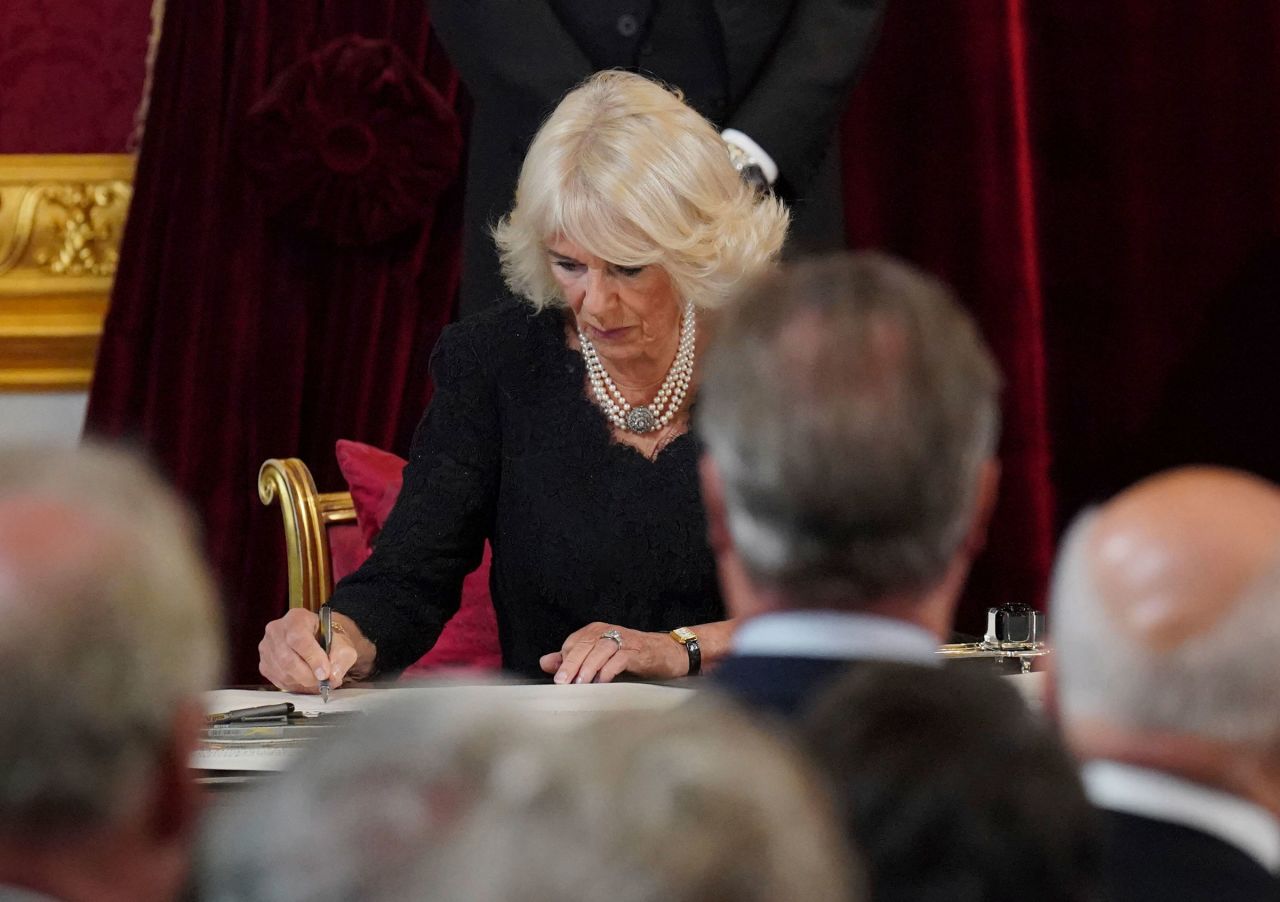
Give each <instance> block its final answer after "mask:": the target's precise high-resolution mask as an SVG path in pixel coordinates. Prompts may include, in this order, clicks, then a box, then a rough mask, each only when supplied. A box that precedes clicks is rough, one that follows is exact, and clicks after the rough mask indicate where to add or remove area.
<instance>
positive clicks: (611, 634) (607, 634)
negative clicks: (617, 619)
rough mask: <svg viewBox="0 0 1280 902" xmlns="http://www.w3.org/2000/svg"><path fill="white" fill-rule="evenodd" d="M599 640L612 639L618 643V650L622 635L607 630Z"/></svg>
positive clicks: (620, 645)
mask: <svg viewBox="0 0 1280 902" xmlns="http://www.w3.org/2000/svg"><path fill="white" fill-rule="evenodd" d="M600 638H601V639H612V640H613V641H614V642H617V643H618V648H619V649H621V648H622V633H620V632H618V631H617V630H609V631H608V632H604V633H601V634H600Z"/></svg>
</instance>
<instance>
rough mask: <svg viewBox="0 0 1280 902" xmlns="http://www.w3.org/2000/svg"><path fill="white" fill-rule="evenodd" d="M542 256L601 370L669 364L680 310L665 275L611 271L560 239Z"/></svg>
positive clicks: (656, 270)
mask: <svg viewBox="0 0 1280 902" xmlns="http://www.w3.org/2000/svg"><path fill="white" fill-rule="evenodd" d="M547 255H548V258H549V261H550V264H551V271H552V272H553V273H554V274H555V277H556V281H557V282H559V283H560V289H561V291H563V292H564V297H565V300H566V301H568V303H569V309H570V310H571V311H573V315H574V318H575V319H576V320H577V326H578V328H579V329H581V330H582V331H583V332H585V333H586V335H587V338H589V339H591V342H592V344H594V345H595V348H596V353H598V354H599V355H600V357H601V358H602V359H603V361H604V362H605V364H606V365H607V364H609V363H610V362H616V363H633V362H637V361H641V360H645V359H653V360H654V361H655V362H659V363H665V362H668V361H669V359H670V357H671V355H672V354H673V353H674V348H675V344H676V342H677V341H678V339H679V335H680V314H681V307H682V306H683V305H682V304H681V303H680V299H679V298H678V297H677V295H676V290H675V285H674V284H673V283H672V281H671V277H670V276H669V275H668V274H667V271H666V270H664V269H663V268H662V267H661V266H657V265H650V266H638V267H629V266H617V265H615V264H613V263H609V262H608V261H607V260H602V259H600V258H599V257H596V256H594V255H592V254H589V253H587V252H586V251H585V250H584V249H583V248H581V247H580V246H578V245H576V244H574V243H573V242H572V241H569V240H568V239H566V238H562V237H556V238H552V239H551V240H550V241H548V242H547Z"/></svg>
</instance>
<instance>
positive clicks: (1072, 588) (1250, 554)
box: [1051, 467, 1280, 811]
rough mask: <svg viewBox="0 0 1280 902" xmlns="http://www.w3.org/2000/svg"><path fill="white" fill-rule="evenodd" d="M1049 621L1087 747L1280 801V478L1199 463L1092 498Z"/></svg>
mask: <svg viewBox="0 0 1280 902" xmlns="http://www.w3.org/2000/svg"><path fill="white" fill-rule="evenodd" d="M1051 622H1052V623H1053V638H1054V644H1055V655H1054V659H1055V697H1056V704H1057V706H1058V708H1059V710H1060V713H1061V716H1062V719H1063V722H1064V725H1065V727H1066V729H1067V731H1068V734H1069V736H1070V737H1071V739H1072V740H1073V743H1074V744H1075V745H1076V747H1077V749H1078V751H1079V752H1080V753H1081V754H1082V755H1083V756H1085V757H1097V758H1110V759H1115V760H1121V761H1126V762H1129V763H1134V764H1138V765H1141V766H1149V767H1153V768H1156V769H1163V770H1168V771H1172V772H1177V773H1180V774H1182V775H1184V776H1187V777H1189V778H1191V779H1194V780H1199V781H1202V782H1206V783H1211V784H1218V785H1221V786H1223V787H1224V788H1227V789H1231V790H1234V791H1238V792H1239V793H1240V794H1242V795H1250V794H1254V795H1255V796H1256V795H1257V794H1258V793H1267V794H1270V795H1272V796H1273V797H1272V798H1269V799H1268V798H1258V800H1259V801H1261V802H1264V803H1266V804H1269V805H1271V807H1273V809H1275V810H1277V811H1280V704H1277V699H1280V656H1277V655H1276V648H1277V646H1278V645H1280V489H1277V487H1276V486H1274V485H1272V484H1270V483H1268V482H1266V481H1265V480H1262V479H1259V478H1257V477H1254V476H1250V475H1247V474H1244V473H1239V472H1235V471H1231V470H1224V469H1215V468H1208V467H1202V468H1187V469H1181V470H1174V471H1170V472H1168V473H1163V474H1160V475H1158V476H1154V477H1152V478H1150V479H1147V480H1145V481H1143V482H1140V483H1138V484H1137V485H1136V486H1134V487H1133V488H1130V489H1129V490H1127V491H1125V492H1123V493H1121V494H1120V495H1118V496H1116V497H1115V498H1114V499H1112V500H1111V501H1110V502H1108V503H1107V504H1105V505H1103V506H1102V507H1101V508H1099V509H1098V510H1096V511H1090V512H1086V513H1085V514H1084V515H1082V516H1081V517H1080V518H1079V519H1078V520H1077V521H1076V523H1075V524H1074V525H1073V527H1072V529H1071V531H1070V532H1069V533H1068V535H1067V537H1066V539H1065V540H1064V542H1063V548H1062V551H1061V553H1060V555H1059V559H1058V563H1057V567H1056V572H1055V577H1054V583H1053V591H1052V621H1051Z"/></svg>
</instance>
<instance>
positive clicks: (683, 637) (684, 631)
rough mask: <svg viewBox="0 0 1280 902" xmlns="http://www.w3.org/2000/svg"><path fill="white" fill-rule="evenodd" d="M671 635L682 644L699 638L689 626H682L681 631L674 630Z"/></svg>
mask: <svg viewBox="0 0 1280 902" xmlns="http://www.w3.org/2000/svg"><path fill="white" fill-rule="evenodd" d="M671 635H673V636H675V637H676V638H677V639H679V640H680V641H681V642H688V641H690V640H691V639H697V638H698V637H697V636H695V635H694V633H693V630H691V629H689V627H687V626H682V627H680V628H679V629H674V630H672V631H671Z"/></svg>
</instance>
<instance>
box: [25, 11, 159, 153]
mask: <svg viewBox="0 0 1280 902" xmlns="http://www.w3.org/2000/svg"><path fill="white" fill-rule="evenodd" d="M150 31H151V0H0V153H122V152H124V151H125V150H127V149H128V146H127V145H128V142H129V136H130V134H131V133H132V131H133V121H134V113H135V112H136V110H137V108H138V101H139V100H140V99H141V97H142V83H143V78H144V75H145V70H146V54H147V36H148V34H149V33H150Z"/></svg>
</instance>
